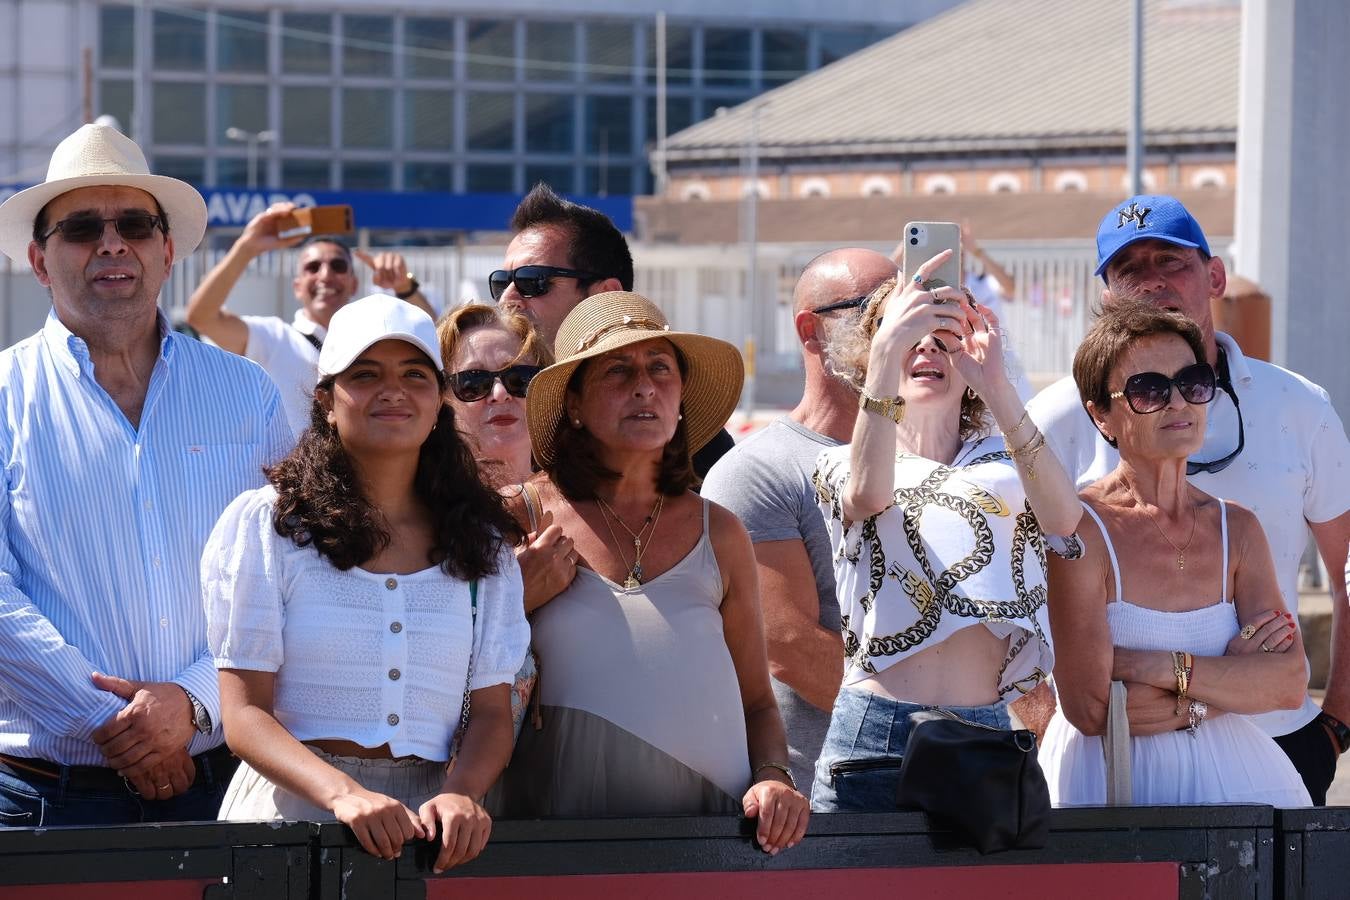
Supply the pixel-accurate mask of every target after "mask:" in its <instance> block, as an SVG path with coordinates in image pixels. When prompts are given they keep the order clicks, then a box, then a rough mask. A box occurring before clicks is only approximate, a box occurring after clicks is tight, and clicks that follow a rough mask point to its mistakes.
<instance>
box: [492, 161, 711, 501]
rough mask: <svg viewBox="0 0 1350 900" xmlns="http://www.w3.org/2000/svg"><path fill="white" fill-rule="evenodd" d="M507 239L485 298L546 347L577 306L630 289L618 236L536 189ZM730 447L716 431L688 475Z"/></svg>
mask: <svg viewBox="0 0 1350 900" xmlns="http://www.w3.org/2000/svg"><path fill="white" fill-rule="evenodd" d="M511 231H512V232H513V233H514V237H512V238H511V243H510V244H508V245H507V247H506V259H505V261H504V265H503V268H501V269H498V270H497V271H495V272H493V273H492V274H491V275H490V276H488V292H489V294H490V295H491V296H492V299H494V300H496V301H497V303H498V304H500V305H501V307H502V308H503V309H506V310H509V311H511V312H518V313H520V314H522V315H523V316H525V317H526V318H527V319H529V320H530V322H532V323H533V324H534V327H535V328H536V329H537V330H538V331H539V334H540V336H542V337H543V339H544V340H545V341H546V342H547V343H548V345H549V347H552V346H553V341H554V339H555V338H556V337H557V334H558V326H559V325H561V324H562V320H563V319H565V318H567V314H568V313H570V312H571V311H572V309H573V308H574V307H575V306H576V305H577V304H578V303H580V302H581V301H582V300H585V299H586V298H587V297H590V296H592V295H593V294H600V293H604V292H606V291H631V290H632V289H633V254H632V253H631V252H630V251H629V249H628V241H627V240H625V239H624V236H623V232H621V231H619V229H618V228H617V227H616V226H615V224H614V223H613V222H612V221H610V218H609V216H607V215H605V214H604V213H602V212H600V210H598V209H591V208H590V207H589V206H582V205H581V204H579V203H573V202H572V201H570V200H565V199H563V198H562V197H559V196H558V195H557V194H556V193H554V191H553V189H552V188H550V187H549V186H548V185H547V184H544V183H543V182H540V183H539V184H537V185H535V186H534V189H533V190H531V191H530V192H529V193H528V194H526V195H525V197H524V198H523V199H522V200H521V201H520V205H518V206H517V207H516V211H515V213H514V214H513V215H512V216H511ZM735 443H736V442H735V441H734V440H732V437H731V435H730V434H728V433H727V432H726V430H725V429H723V430H722V431H721V432H719V433H718V435H717V436H716V437H714V438H713V439H712V440H711V441H709V442H708V443H707V444H706V445H704V446H703V447H702V448H701V449H700V450H699V451H698V452H697V453H695V454H694V471H695V472H696V473H698V475H699V477H700V478H701V477H703V476H704V475H706V474H707V473H708V469H710V468H711V467H712V464H713V463H714V462H716V461H717V460H718V459H720V458H721V456H722V454H724V453H726V452H727V451H728V450H730V449H731V448H732V447H733V446H735Z"/></svg>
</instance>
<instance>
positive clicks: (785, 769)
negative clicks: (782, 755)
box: [750, 762, 797, 791]
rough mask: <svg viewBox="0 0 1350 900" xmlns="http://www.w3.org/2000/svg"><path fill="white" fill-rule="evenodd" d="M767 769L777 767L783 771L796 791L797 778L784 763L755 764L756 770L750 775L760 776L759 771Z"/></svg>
mask: <svg viewBox="0 0 1350 900" xmlns="http://www.w3.org/2000/svg"><path fill="white" fill-rule="evenodd" d="M765 769H777V770H778V771H779V772H782V773H783V775H784V776H785V777H786V778H787V780H788V784H789V785H791V786H792V789H793V790H794V791H795V790H796V789H797V779H795V778H793V777H792V770H791V769H789V768H788V767H787V766H785V765H783V764H782V763H776V762H766V763H760V764H759V765H757V766H755V771H753V772H751V773H750V777H751V778H758V777H759V773H760V772H762V771H764V770H765Z"/></svg>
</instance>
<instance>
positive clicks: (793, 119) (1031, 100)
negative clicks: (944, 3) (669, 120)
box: [667, 0, 1241, 162]
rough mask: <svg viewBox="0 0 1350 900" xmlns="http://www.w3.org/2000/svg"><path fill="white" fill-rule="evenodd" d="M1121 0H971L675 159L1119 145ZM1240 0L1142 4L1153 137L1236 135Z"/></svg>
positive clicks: (726, 117)
mask: <svg viewBox="0 0 1350 900" xmlns="http://www.w3.org/2000/svg"><path fill="white" fill-rule="evenodd" d="M1132 8H1133V4H1131V3H1129V2H1127V0H972V2H969V3H966V4H964V5H962V6H960V7H957V8H956V9H954V10H952V11H951V12H949V13H946V14H944V15H941V16H938V17H936V18H933V19H930V20H929V21H927V22H924V23H922V24H920V25H916V26H915V27H913V28H910V29H908V30H906V31H903V32H901V33H899V34H897V35H895V36H894V37H891V38H888V39H886V40H884V41H881V42H879V43H877V44H874V45H873V46H871V47H868V48H867V49H865V50H861V51H859V52H858V53H855V54H853V55H852V56H849V57H847V58H846V59H842V60H840V61H839V62H837V63H834V64H833V65H830V66H827V67H825V68H823V69H821V70H819V71H817V72H813V73H811V74H809V75H806V76H805V77H803V78H800V79H798V80H797V81H794V82H792V83H791V84H788V85H784V86H783V87H781V88H778V89H776V90H774V91H771V92H769V93H766V94H763V95H761V96H760V97H758V98H756V99H755V100H752V101H749V102H747V103H743V104H741V105H740V106H738V107H736V108H735V109H733V110H730V111H728V112H727V113H725V114H723V115H720V116H714V117H713V118H711V119H708V120H705V121H703V122H700V123H698V124H696V125H694V126H692V127H690V128H687V129H685V130H684V131H681V132H679V133H678V134H676V135H674V136H672V137H671V138H670V140H669V141H668V145H667V156H668V159H669V160H670V161H671V162H677V161H683V160H695V159H716V158H725V157H728V156H739V155H740V154H741V153H742V151H743V148H744V147H745V145H746V144H747V142H748V141H749V139H750V132H751V117H752V109H753V108H754V107H755V106H759V107H760V113H759V123H758V131H759V135H758V140H759V147H760V153H761V155H764V156H766V157H783V156H821V155H827V156H835V157H838V156H852V155H876V154H879V153H880V154H889V153H916V152H917V153H923V152H969V151H972V150H978V149H980V148H987V149H991V150H992V149H1020V150H1025V151H1035V150H1044V149H1052V148H1055V147H1065V148H1068V147H1084V146H1094V145H1098V144H1103V145H1104V144H1113V145H1116V146H1119V144H1120V143H1121V141H1122V140H1123V136H1124V134H1125V131H1126V128H1127V125H1128V122H1129V116H1130V89H1131V79H1130V19H1131V14H1132ZM1240 25H1241V13H1240V7H1239V6H1238V5H1237V3H1236V0H1228V2H1224V0H1218V2H1215V0H1209V2H1205V0H1200V2H1196V0H1190V2H1186V0H1148V2H1147V3H1146V6H1145V35H1144V126H1145V130H1146V131H1147V132H1148V134H1149V144H1150V145H1156V144H1158V143H1174V142H1185V143H1194V142H1204V141H1207V140H1215V141H1225V140H1226V141H1231V140H1233V139H1234V137H1235V135H1236V131H1237V113H1238V64H1239V63H1238V61H1239V31H1240Z"/></svg>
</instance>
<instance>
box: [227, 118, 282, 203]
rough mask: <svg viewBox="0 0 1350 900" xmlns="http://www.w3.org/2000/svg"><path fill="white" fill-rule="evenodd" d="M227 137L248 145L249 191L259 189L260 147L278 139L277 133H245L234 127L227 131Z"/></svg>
mask: <svg viewBox="0 0 1350 900" xmlns="http://www.w3.org/2000/svg"><path fill="white" fill-rule="evenodd" d="M225 136H226V137H227V138H229V139H230V140H232V141H239V142H240V143H243V144H247V145H248V189H249V190H250V191H251V190H254V189H256V188H257V187H258V145H259V144H266V143H270V142H271V141H272V140H273V139H274V138H276V136H277V133H276V132H275V131H245V130H244V129H242V128H235V127H233V126H231V127H229V128H227V129H225Z"/></svg>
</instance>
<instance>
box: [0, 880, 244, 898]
mask: <svg viewBox="0 0 1350 900" xmlns="http://www.w3.org/2000/svg"><path fill="white" fill-rule="evenodd" d="M220 883H221V879H219V878H192V879H187V878H185V879H182V880H181V881H82V882H79V883H73V884H20V885H12V886H8V887H0V897H2V898H4V900H74V898H79V897H91V898H93V897H97V898H98V900H202V892H203V891H205V890H206V888H207V887H208V886H210V885H213V884H220Z"/></svg>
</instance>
